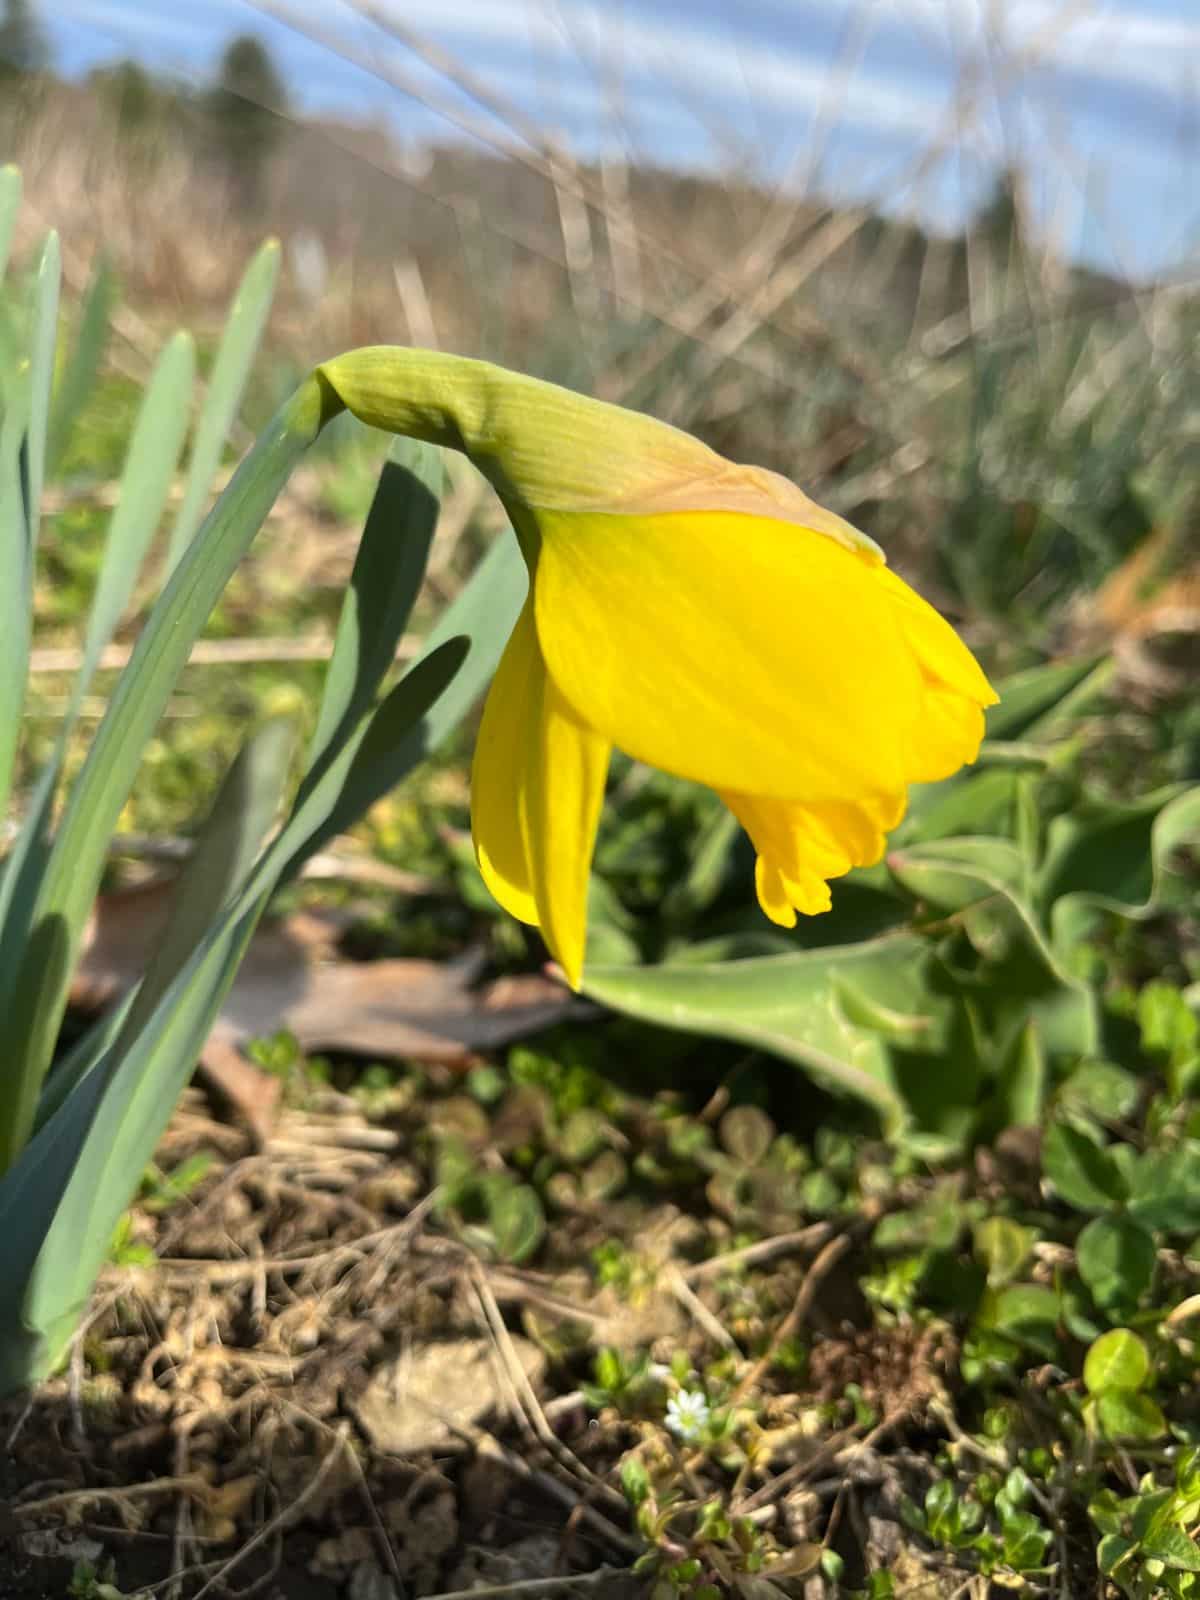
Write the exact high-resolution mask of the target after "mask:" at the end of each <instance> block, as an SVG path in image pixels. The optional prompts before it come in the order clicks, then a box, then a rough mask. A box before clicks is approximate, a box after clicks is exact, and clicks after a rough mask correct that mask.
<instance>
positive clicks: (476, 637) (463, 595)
mask: <svg viewBox="0 0 1200 1600" xmlns="http://www.w3.org/2000/svg"><path fill="white" fill-rule="evenodd" d="M528 583H529V580H528V574H527V572H526V569H525V563H524V562H523V561H522V559H521V554H520V550H519V548H518V546H517V541H516V538H515V536H514V535H513V534H512V532H511V531H509V530H507V529H506V530H505V531H504V532H503V533H502V534H500V535H498V536H497V538H496V540H495V541H494V543H493V545H492V547H491V549H490V550H489V551H488V553H487V555H486V556H485V557H484V558H483V560H482V561H481V562H480V564H479V566H478V567H477V569H476V570H475V572H474V573H473V574H472V577H471V580H470V582H469V583H467V584H466V586H465V587H464V588H463V589H462V590H461V591H460V592H459V594H458V596H457V597H456V599H455V600H454V602H453V603H452V604H451V605H450V606H448V607H447V609H446V610H445V611H444V612H443V613H442V615H441V617H440V618H439V619H438V622H437V624H436V626H435V627H434V628H433V629H432V630H431V631H430V634H429V638H428V639H427V641H426V643H425V647H424V649H423V650H422V652H421V655H420V657H419V658H418V660H417V662H416V663H415V664H414V667H413V671H415V670H416V668H417V667H418V666H420V665H421V664H422V663H424V662H426V661H428V660H430V659H431V657H433V656H434V655H435V654H436V653H437V652H438V651H440V650H442V649H443V648H445V647H448V646H449V647H453V648H454V649H455V651H456V652H461V665H460V666H459V668H458V671H457V672H456V673H455V675H454V677H453V679H452V680H450V681H449V682H448V683H447V686H446V688H445V690H444V691H443V693H442V694H440V695H439V696H438V698H437V700H436V701H435V702H434V703H433V704H432V705H431V706H430V708H429V710H428V712H427V713H426V714H425V715H424V716H423V717H422V718H421V720H420V721H419V722H417V723H415V724H414V725H412V726H411V727H410V728H409V730H408V731H407V732H406V733H404V734H403V735H398V736H393V734H392V733H391V732H390V731H389V730H388V729H387V727H386V724H385V723H384V722H380V721H374V722H373V723H372V725H371V726H370V727H369V728H366V729H364V730H363V736H362V740H361V743H360V744H359V745H358V747H357V750H356V753H355V757H354V760H353V762H352V763H351V764H350V765H349V766H348V767H346V768H345V779H344V782H343V783H342V787H341V789H340V790H339V791H338V792H337V793H336V794H330V800H329V803H328V806H327V809H326V811H325V814H324V816H323V818H322V819H321V820H319V821H317V820H316V811H315V810H314V813H313V818H314V820H313V822H312V825H311V829H310V831H308V832H307V833H305V834H304V835H303V846H302V847H298V851H297V853H296V854H295V855H294V856H293V859H292V860H291V862H290V864H289V865H288V867H287V868H286V869H285V872H284V876H285V877H287V876H290V875H291V874H292V873H293V872H295V871H296V870H297V869H298V868H299V866H300V865H301V863H302V862H303V861H304V859H305V858H306V857H307V856H308V855H310V854H312V853H313V852H315V851H317V850H319V849H320V848H321V847H322V845H324V844H325V843H327V842H328V840H330V839H332V838H334V837H335V836H336V835H337V834H339V833H342V832H344V831H345V829H346V828H348V827H349V826H350V825H351V823H353V822H355V821H357V819H358V818H359V817H360V816H362V814H363V813H364V812H365V811H366V810H367V809H368V807H369V806H372V805H374V803H375V801H376V800H379V799H381V798H382V797H383V796H384V795H385V794H387V793H388V792H389V791H390V790H392V789H394V788H395V786H396V785H397V784H398V783H399V782H400V781H401V779H402V778H405V777H407V776H408V774H409V773H410V772H411V771H412V769H413V768H414V767H415V766H416V765H417V764H418V762H420V761H422V760H424V758H425V757H426V756H427V755H429V754H430V753H431V752H432V751H434V750H436V749H437V747H438V746H439V745H440V744H441V743H442V741H443V740H444V739H445V738H447V737H448V735H449V734H450V733H451V732H452V731H453V730H454V729H455V728H456V727H457V726H458V724H459V722H460V721H461V720H462V718H463V717H464V716H465V715H466V714H467V712H468V711H469V710H470V709H471V707H472V706H473V705H474V704H475V702H476V701H477V700H478V698H479V696H480V695H481V694H482V693H483V690H484V689H485V688H486V686H487V684H488V683H489V682H490V681H491V677H492V674H493V673H494V672H495V670H496V666H497V663H498V662H499V660H500V656H501V653H502V652H503V650H504V646H505V645H506V644H507V642H508V637H509V635H510V634H511V632H512V630H513V626H514V624H515V623H516V620H517V616H518V614H519V613H520V610H521V606H522V604H523V603H524V599H525V594H526V591H527V589H528ZM404 681H405V680H404V679H402V680H401V684H403V682H404ZM324 792H325V793H330V791H328V790H326V791H324Z"/></svg>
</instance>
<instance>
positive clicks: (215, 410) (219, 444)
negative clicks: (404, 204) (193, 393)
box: [167, 239, 279, 575]
mask: <svg viewBox="0 0 1200 1600" xmlns="http://www.w3.org/2000/svg"><path fill="white" fill-rule="evenodd" d="M278 277H279V245H278V244H277V243H276V242H275V241H274V240H273V239H272V240H268V241H267V243H266V244H264V245H263V246H262V248H261V249H260V250H259V252H258V254H257V255H256V256H255V257H254V260H253V261H252V262H251V263H250V265H249V266H248V267H247V268H246V271H245V274H244V275H243V277H242V281H241V283H240V284H239V285H238V289H237V293H236V294H235V295H234V299H233V305H232V306H231V307H230V311H229V318H228V321H227V322H226V324H225V331H224V332H223V333H222V335H221V342H220V344H219V345H218V346H217V354H216V359H215V360H214V362H213V368H212V373H211V374H210V376H209V380H208V390H207V393H206V395H205V399H204V405H203V408H202V409H201V412H200V420H199V421H198V422H197V424H196V436H195V439H194V440H193V443H192V454H191V459H190V461H189V462H188V471H187V478H186V480H185V482H184V486H183V499H182V501H181V502H180V506H179V512H178V514H177V516H176V518H175V522H174V525H173V527H172V528H171V538H170V543H169V545H168V548H167V572H168V575H169V574H170V573H171V572H173V571H174V569H175V566H176V565H177V563H178V562H179V560H180V558H181V556H182V555H183V552H184V551H185V550H186V549H187V547H188V545H189V544H190V543H191V541H192V537H193V535H194V534H195V532H196V529H197V528H198V527H199V525H200V518H201V515H202V514H203V511H204V502H205V500H206V499H207V497H208V494H209V492H210V490H211V487H212V481H213V476H214V474H215V473H216V470H217V468H218V467H219V466H220V464H221V452H222V451H223V450H224V448H225V441H226V439H227V438H228V437H229V429H230V427H231V426H232V424H233V421H234V418H235V417H236V416H237V410H238V405H239V403H240V402H241V398H242V391H243V390H244V389H245V387H246V379H247V378H248V377H249V375H250V368H251V366H252V365H253V363H254V357H255V355H256V354H257V351H258V344H259V340H260V339H261V338H262V334H263V329H264V328H265V327H266V322H267V316H268V314H269V313H270V310H271V301H272V299H273V297H274V294H275V284H276V281H277V279H278Z"/></svg>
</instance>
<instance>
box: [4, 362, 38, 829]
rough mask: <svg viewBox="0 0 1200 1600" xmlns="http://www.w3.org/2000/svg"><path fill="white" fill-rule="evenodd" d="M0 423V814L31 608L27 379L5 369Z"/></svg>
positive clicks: (21, 697)
mask: <svg viewBox="0 0 1200 1600" xmlns="http://www.w3.org/2000/svg"><path fill="white" fill-rule="evenodd" d="M6 377H7V379H8V381H7V383H6V386H5V387H6V395H5V407H4V416H3V421H2V423H0V815H3V814H4V811H5V808H6V806H7V803H8V795H9V790H10V788H11V785H12V777H13V767H14V765H15V762H16V758H17V746H18V743H19V740H20V733H21V714H22V710H23V708H24V705H25V678H26V673H27V670H28V666H29V647H30V639H31V618H32V612H33V535H32V529H31V527H30V524H29V517H28V515H27V506H26V501H25V481H24V468H23V462H24V456H25V435H26V422H27V416H28V383H27V382H21V381H18V379H17V377H16V375H15V374H13V373H9V372H7V371H6Z"/></svg>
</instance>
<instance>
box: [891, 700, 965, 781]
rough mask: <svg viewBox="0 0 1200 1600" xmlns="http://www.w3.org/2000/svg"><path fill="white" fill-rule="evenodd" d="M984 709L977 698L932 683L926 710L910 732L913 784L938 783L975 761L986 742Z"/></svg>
mask: <svg viewBox="0 0 1200 1600" xmlns="http://www.w3.org/2000/svg"><path fill="white" fill-rule="evenodd" d="M983 731H984V721H983V708H982V706H980V705H978V704H977V703H976V702H975V701H974V700H968V699H966V698H965V696H963V695H961V694H957V693H955V691H954V690H952V689H944V688H943V687H942V686H941V685H940V684H937V683H931V684H930V685H929V687H928V688H927V689H926V691H925V703H924V710H923V713H922V715H921V716H920V718H918V720H917V722H916V723H915V724H914V725H913V728H912V730H911V733H910V744H909V756H908V764H907V772H908V781H909V782H910V783H936V782H938V780H939V779H941V778H948V777H949V776H950V775H951V773H954V772H957V771H958V769H959V767H961V766H963V765H964V763H968V762H971V761H974V760H975V758H976V756H977V755H978V754H979V746H980V745H981V744H982V743H983Z"/></svg>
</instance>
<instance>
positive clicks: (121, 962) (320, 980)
mask: <svg viewBox="0 0 1200 1600" xmlns="http://www.w3.org/2000/svg"><path fill="white" fill-rule="evenodd" d="M173 888H174V885H173V884H172V883H171V882H170V881H169V880H161V879H160V880H156V881H154V882H152V883H149V884H144V885H138V886H136V887H134V888H130V889H122V890H120V891H118V892H116V893H114V894H109V895H102V896H101V897H100V899H99V900H98V901H97V903H96V907H95V910H94V911H93V914H92V918H91V921H90V923H89V925H88V929H87V934H86V938H85V944H84V950H83V955H82V957H81V960H80V963H79V967H78V970H77V972H76V974H75V980H74V983H73V984H72V989H71V1000H72V1004H74V1005H76V1006H79V1007H81V1008H83V1009H87V1010H98V1009H101V1008H102V1007H104V1006H106V1005H108V1004H110V1003H111V1002H112V1001H113V1000H114V999H115V998H116V997H117V996H118V995H119V994H121V993H122V992H123V991H124V990H125V989H127V988H128V987H129V985H130V984H131V983H134V982H136V980H137V979H138V978H139V977H140V976H141V974H142V972H143V971H144V969H145V966H146V961H147V958H148V956H149V954H150V952H151V951H152V950H153V948H154V947H155V945H156V943H157V941H158V939H159V938H160V936H161V932H162V929H163V926H164V925H165V922H166V917H167V913H168V910H169V907H170V901H171V894H172V890H173ZM341 931H342V921H341V919H339V918H337V917H335V916H332V915H328V914H325V915H322V914H319V913H316V912H312V911H303V912H296V913H294V914H293V915H291V916H289V917H286V918H283V919H282V920H280V921H278V922H271V923H264V924H263V925H262V926H261V927H260V928H259V930H258V932H257V933H256V934H255V936H254V938H253V940H252V941H251V943H250V948H249V949H248V950H247V952H246V957H245V959H244V961H243V962H242V965H241V968H240V970H239V972H238V975H237V978H236V979H235V981H234V984H233V987H232V989H231V990H230V991H229V994H228V996H227V997H226V1000H225V1004H224V1006H223V1007H222V1009H221V1014H220V1016H219V1017H218V1019H217V1022H216V1024H215V1026H214V1028H213V1031H212V1034H211V1036H210V1038H209V1042H208V1044H207V1045H206V1046H205V1049H204V1053H203V1057H202V1065H203V1067H204V1069H205V1072H206V1074H207V1076H208V1077H209V1078H210V1080H211V1081H212V1082H213V1083H214V1084H215V1085H216V1087H217V1088H218V1089H219V1090H220V1092H221V1093H222V1094H223V1095H224V1096H225V1097H226V1098H227V1099H228V1100H229V1101H230V1102H231V1104H232V1106H233V1108H234V1109H235V1110H236V1111H238V1112H239V1113H240V1114H241V1115H243V1116H244V1117H245V1118H246V1120H247V1121H248V1122H249V1123H250V1125H251V1127H252V1128H253V1129H254V1131H255V1133H256V1134H257V1135H258V1137H259V1138H265V1137H266V1135H267V1134H268V1133H269V1131H270V1128H271V1124H272V1121H273V1117H274V1111H275V1106H276V1102H277V1100H278V1096H279V1083H278V1080H276V1079H273V1078H271V1077H269V1076H268V1074H266V1073H263V1072H260V1071H259V1070H258V1068H257V1067H254V1066H252V1065H251V1064H250V1063H249V1062H248V1061H247V1060H246V1059H245V1057H244V1056H243V1055H242V1054H241V1048H242V1046H243V1045H245V1043H246V1042H247V1041H248V1040H250V1039H254V1038H259V1037H262V1036H263V1035H268V1034H272V1033H275V1032H276V1031H277V1030H278V1029H281V1028H286V1029H287V1030H288V1031H289V1032H290V1033H293V1034H295V1036H296V1038H297V1040H298V1041H299V1043H300V1047H301V1049H303V1050H304V1051H306V1052H312V1051H327V1050H344V1051H348V1052H350V1053H353V1054H356V1055H366V1056H372V1057H375V1058H377V1059H378V1058H382V1059H393V1060H394V1059H401V1058H407V1059H413V1060H418V1061H438V1062H444V1063H448V1064H451V1065H455V1064H466V1063H467V1062H469V1061H470V1060H471V1059H472V1058H473V1057H474V1056H475V1055H477V1054H478V1053H479V1052H481V1051H485V1050H496V1049H499V1048H500V1047H501V1046H503V1045H506V1044H509V1043H511V1042H512V1041H513V1040H515V1039H520V1038H524V1037H526V1036H527V1035H529V1034H531V1033H537V1032H539V1031H541V1030H542V1029H544V1028H548V1027H551V1026H552V1025H553V1024H554V1023H556V1022H560V1021H562V1020H563V1019H564V1018H565V1017H568V1016H571V1015H573V1014H576V1013H578V1012H580V1011H586V1010H590V1009H591V1008H590V1007H589V1006H588V1005H587V1003H586V1002H583V1001H580V1000H578V999H576V997H575V996H574V995H572V994H570V993H568V991H567V990H565V989H564V988H563V986H562V985H561V984H559V983H556V982H555V981H554V980H553V979H551V978H548V977H544V976H542V975H541V974H539V973H528V974H524V975H522V976H519V977H509V978H499V979H497V980H495V981H494V982H492V983H485V984H478V985H477V984H476V979H477V978H478V975H479V970H480V967H481V965H482V960H481V958H480V957H478V956H477V955H470V956H468V957H465V958H462V959H459V960H456V961H450V962H437V961H421V960H384V961H361V962H360V961H348V960H346V959H345V958H344V957H343V956H342V955H341V954H340V953H339V950H338V946H337V940H338V935H339V934H340V932H341Z"/></svg>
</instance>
